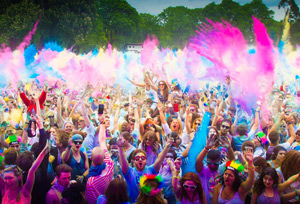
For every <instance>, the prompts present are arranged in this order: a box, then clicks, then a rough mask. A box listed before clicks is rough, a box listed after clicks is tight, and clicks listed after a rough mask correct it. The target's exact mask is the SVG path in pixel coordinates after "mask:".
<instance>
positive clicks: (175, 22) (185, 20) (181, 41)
mask: <svg viewBox="0 0 300 204" xmlns="http://www.w3.org/2000/svg"><path fill="white" fill-rule="evenodd" d="M193 14H194V13H193V12H192V10H191V9H188V8H186V7H183V6H177V7H168V8H166V9H165V10H164V11H163V12H162V13H160V14H159V15H158V17H159V19H160V20H159V22H160V24H161V26H163V33H164V34H163V35H162V36H161V38H160V39H159V40H160V41H161V44H162V45H163V46H170V47H172V48H174V47H176V48H183V47H184V46H185V44H186V43H187V42H188V40H189V38H190V37H191V36H192V35H194V34H195V30H196V28H197V25H199V24H198V22H199V21H198V19H197V18H194V15H193Z"/></svg>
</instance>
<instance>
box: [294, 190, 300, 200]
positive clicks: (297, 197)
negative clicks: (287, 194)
mask: <svg viewBox="0 0 300 204" xmlns="http://www.w3.org/2000/svg"><path fill="white" fill-rule="evenodd" d="M295 193H296V196H295V198H296V199H297V200H299V194H298V191H297V190H295Z"/></svg>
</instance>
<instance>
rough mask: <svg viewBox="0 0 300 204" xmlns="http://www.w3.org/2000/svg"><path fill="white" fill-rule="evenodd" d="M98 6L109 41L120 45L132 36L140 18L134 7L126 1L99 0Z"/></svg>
mask: <svg viewBox="0 0 300 204" xmlns="http://www.w3.org/2000/svg"><path fill="white" fill-rule="evenodd" d="M98 8H99V9H98V10H99V15H100V16H101V18H102V21H103V27H104V33H105V37H106V38H107V39H108V42H109V43H111V44H112V45H113V46H118V47H122V46H123V45H124V44H126V43H127V42H130V41H131V40H132V39H133V38H134V36H135V34H136V33H137V30H138V25H139V20H140V18H139V14H138V12H137V11H136V9H135V8H133V7H132V6H130V4H128V3H127V1H125V0H100V1H99V7H98Z"/></svg>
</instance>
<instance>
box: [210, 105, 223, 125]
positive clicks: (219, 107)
mask: <svg viewBox="0 0 300 204" xmlns="http://www.w3.org/2000/svg"><path fill="white" fill-rule="evenodd" d="M217 103H218V106H217V108H216V112H215V117H214V119H213V122H212V125H211V126H216V127H217V123H218V119H219V114H220V111H221V110H222V106H223V101H221V100H217Z"/></svg>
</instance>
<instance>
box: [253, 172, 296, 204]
mask: <svg viewBox="0 0 300 204" xmlns="http://www.w3.org/2000/svg"><path fill="white" fill-rule="evenodd" d="M298 178H299V174H296V175H294V176H292V177H290V178H289V179H288V180H287V181H286V182H284V183H281V184H279V176H278V174H277V172H276V170H275V169H274V168H271V167H267V168H265V169H264V170H263V171H262V173H261V175H260V177H259V179H258V180H256V181H255V184H254V189H253V192H252V198H251V204H255V203H257V204H263V203H268V204H280V193H282V192H283V191H284V190H285V189H286V188H287V187H289V186H290V185H291V184H292V183H293V182H295V181H296V180H297V179H298Z"/></svg>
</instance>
